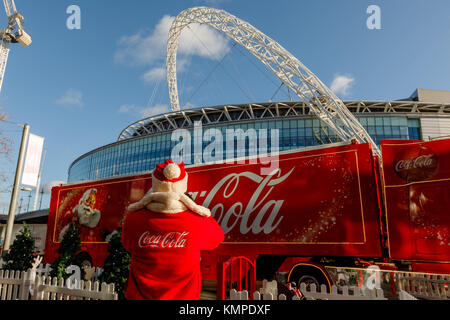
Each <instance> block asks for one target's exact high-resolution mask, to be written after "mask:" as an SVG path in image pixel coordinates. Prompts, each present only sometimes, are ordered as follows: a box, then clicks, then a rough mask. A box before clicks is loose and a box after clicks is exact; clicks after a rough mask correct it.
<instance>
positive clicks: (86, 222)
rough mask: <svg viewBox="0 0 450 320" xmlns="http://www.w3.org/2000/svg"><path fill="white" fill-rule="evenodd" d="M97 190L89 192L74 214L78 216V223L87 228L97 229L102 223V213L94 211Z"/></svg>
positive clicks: (85, 194)
mask: <svg viewBox="0 0 450 320" xmlns="http://www.w3.org/2000/svg"><path fill="white" fill-rule="evenodd" d="M96 193H97V189H89V190H87V191H86V192H85V193H84V194H83V196H82V197H81V199H80V201H79V202H78V204H77V205H76V206H75V208H73V210H72V212H73V213H74V214H76V215H77V217H78V222H79V223H80V224H81V225H83V226H86V227H89V228H95V227H96V226H97V224H98V222H99V221H100V216H101V215H100V211H99V210H97V209H94V205H95V200H96V199H95V194H96Z"/></svg>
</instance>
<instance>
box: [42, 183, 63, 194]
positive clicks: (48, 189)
mask: <svg viewBox="0 0 450 320" xmlns="http://www.w3.org/2000/svg"><path fill="white" fill-rule="evenodd" d="M65 183H66V182H65V181H60V180H54V181H50V182H47V183H45V184H44V185H43V186H42V190H43V191H44V193H47V194H48V193H50V192H51V191H52V188H53V187H56V186H59V185H60V184H65Z"/></svg>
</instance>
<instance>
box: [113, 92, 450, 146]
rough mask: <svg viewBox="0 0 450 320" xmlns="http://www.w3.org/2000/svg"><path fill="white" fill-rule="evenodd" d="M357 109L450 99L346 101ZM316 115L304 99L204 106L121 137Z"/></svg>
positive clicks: (433, 109) (406, 107)
mask: <svg viewBox="0 0 450 320" xmlns="http://www.w3.org/2000/svg"><path fill="white" fill-rule="evenodd" d="M343 102H344V104H345V105H346V106H347V108H348V109H349V110H350V111H351V112H353V113H379V112H382V113H412V114H430V113H432V114H442V115H450V102H448V103H433V102H422V101H412V100H409V101H408V100H403V101H357V100H356V101H343ZM299 116H313V114H312V113H310V110H309V107H308V106H307V105H306V104H305V103H304V102H302V101H290V102H264V103H247V104H234V105H222V106H215V107H201V108H195V109H187V110H181V111H176V112H168V113H164V114H160V115H156V116H151V117H148V118H145V119H142V120H139V121H136V122H134V123H132V124H131V125H129V126H128V127H126V128H125V129H124V130H123V131H122V132H121V133H120V135H119V137H118V141H121V140H126V139H130V138H136V137H139V136H147V135H150V134H155V133H162V132H167V131H172V130H175V129H181V128H189V127H192V126H193V123H194V122H195V121H201V122H202V124H203V125H212V124H221V123H226V122H232V121H245V120H262V119H267V118H272V119H273V118H286V117H299Z"/></svg>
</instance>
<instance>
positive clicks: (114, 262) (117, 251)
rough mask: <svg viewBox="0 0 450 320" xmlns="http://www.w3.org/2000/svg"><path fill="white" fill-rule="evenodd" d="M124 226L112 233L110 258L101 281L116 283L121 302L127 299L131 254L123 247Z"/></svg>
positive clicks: (115, 287) (116, 290) (107, 259)
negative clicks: (126, 288) (126, 290)
mask: <svg viewBox="0 0 450 320" xmlns="http://www.w3.org/2000/svg"><path fill="white" fill-rule="evenodd" d="M122 224H123V221H122V222H121V223H120V226H119V227H118V228H117V229H116V230H115V231H114V232H113V233H112V235H111V237H110V239H109V241H108V242H109V243H108V257H107V258H106V260H105V265H104V266H103V272H102V274H101V275H100V281H101V282H106V283H114V290H115V292H116V293H117V294H118V296H119V300H123V299H125V287H126V283H127V279H128V272H129V270H130V254H129V253H128V252H127V251H126V250H125V248H124V247H123V245H122V239H121V235H122Z"/></svg>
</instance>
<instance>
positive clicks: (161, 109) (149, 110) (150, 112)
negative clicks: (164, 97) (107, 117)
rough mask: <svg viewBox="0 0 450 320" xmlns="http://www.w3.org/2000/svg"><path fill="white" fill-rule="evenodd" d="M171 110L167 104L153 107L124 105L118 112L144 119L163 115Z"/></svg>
mask: <svg viewBox="0 0 450 320" xmlns="http://www.w3.org/2000/svg"><path fill="white" fill-rule="evenodd" d="M169 111H170V108H169V106H168V105H167V104H156V105H154V106H151V107H137V106H135V105H132V104H131V105H129V104H124V105H122V106H120V107H119V109H118V110H117V112H118V113H121V114H132V115H135V116H138V117H140V118H141V119H142V118H147V117H151V116H156V115H159V114H162V113H166V112H169Z"/></svg>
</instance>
